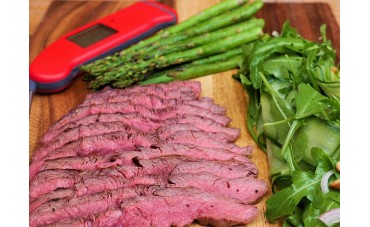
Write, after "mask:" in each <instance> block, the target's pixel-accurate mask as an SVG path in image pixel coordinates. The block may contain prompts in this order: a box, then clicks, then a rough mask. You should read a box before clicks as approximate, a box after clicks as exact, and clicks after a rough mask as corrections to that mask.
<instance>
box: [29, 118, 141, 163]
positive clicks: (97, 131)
mask: <svg viewBox="0 0 370 227" xmlns="http://www.w3.org/2000/svg"><path fill="white" fill-rule="evenodd" d="M120 131H125V132H128V133H131V134H136V133H140V130H138V129H136V128H134V127H133V126H131V125H127V124H124V123H123V122H120V121H114V122H96V123H91V124H88V125H80V126H77V127H76V128H73V129H71V130H70V131H67V132H64V133H63V135H62V136H59V137H56V138H55V139H53V140H51V141H50V142H49V143H48V144H46V145H44V146H40V147H39V148H38V149H37V150H36V151H35V154H36V156H38V157H44V156H46V155H47V154H48V153H50V152H52V151H53V150H56V149H58V148H60V147H62V146H63V145H65V144H70V143H72V142H73V141H77V140H79V139H81V138H84V137H89V136H97V135H101V134H106V133H111V132H120ZM39 153H40V154H39ZM36 159H38V158H36Z"/></svg>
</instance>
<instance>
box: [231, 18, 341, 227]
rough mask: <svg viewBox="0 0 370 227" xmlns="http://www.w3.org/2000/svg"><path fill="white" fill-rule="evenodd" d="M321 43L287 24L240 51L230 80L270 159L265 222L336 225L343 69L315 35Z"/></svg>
mask: <svg viewBox="0 0 370 227" xmlns="http://www.w3.org/2000/svg"><path fill="white" fill-rule="evenodd" d="M320 32H321V39H322V41H321V42H320V43H318V42H312V41H309V40H306V39H304V38H303V37H301V35H300V34H299V33H298V32H297V30H296V29H294V28H293V27H291V26H290V24H289V21H286V22H285V23H284V25H283V28H282V31H281V34H277V35H275V36H267V37H265V38H262V39H260V40H257V41H255V42H253V43H250V44H248V45H244V46H243V62H242V64H241V65H240V69H239V70H238V72H237V73H236V74H235V75H233V76H234V78H236V79H238V80H239V81H240V82H241V83H242V84H243V86H244V88H245V90H246V92H247V94H248V103H249V105H248V106H249V107H248V112H247V128H248V130H249V132H250V134H251V135H252V137H253V139H254V140H255V141H256V143H257V144H258V145H259V146H260V147H261V148H262V149H263V150H264V151H265V152H266V153H267V155H268V159H269V167H270V176H271V179H272V190H273V195H272V196H271V197H270V198H269V199H268V200H267V210H266V217H267V218H268V220H269V221H270V222H275V221H278V220H283V226H335V225H339V207H340V191H339V190H340V189H339V186H338V184H339V179H340V172H339V171H340V169H339V161H340V70H339V65H336V63H335V62H336V52H335V50H334V49H333V47H332V45H331V42H330V41H329V40H327V38H326V26H325V25H322V26H321V28H320Z"/></svg>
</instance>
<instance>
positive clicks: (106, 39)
mask: <svg viewBox="0 0 370 227" xmlns="http://www.w3.org/2000/svg"><path fill="white" fill-rule="evenodd" d="M176 22H177V14H176V12H175V11H174V10H173V9H172V8H170V7H168V6H165V5H163V4H160V3H157V2H154V1H140V2H137V3H134V4H132V5H131V6H129V7H126V8H123V9H121V10H119V11H118V12H116V13H114V14H111V15H108V16H106V17H104V18H101V19H99V20H97V21H94V22H91V23H88V24H86V25H84V26H82V27H80V28H77V29H75V30H73V31H71V32H69V33H67V34H66V35H64V36H62V37H61V38H60V39H58V40H57V41H55V42H53V43H52V44H51V45H49V46H48V47H46V49H44V50H43V51H42V52H41V53H40V54H39V55H38V56H37V57H36V58H35V59H34V60H33V62H32V63H31V64H30V68H29V75H30V106H31V100H32V94H33V93H34V92H40V93H54V92H59V91H62V90H64V89H66V88H67V87H68V86H69V85H70V83H71V82H72V80H73V79H74V78H75V77H76V76H77V75H79V72H80V70H79V68H80V66H81V65H84V64H87V63H90V62H92V61H95V60H97V59H100V58H103V57H105V56H108V55H111V54H113V53H115V52H117V51H120V50H122V49H124V48H127V47H128V46H130V45H132V44H134V43H137V42H138V41H140V40H142V39H144V38H146V37H148V36H150V35H152V34H153V33H155V32H157V31H159V30H161V29H163V28H165V27H167V26H170V25H173V24H175V23H176Z"/></svg>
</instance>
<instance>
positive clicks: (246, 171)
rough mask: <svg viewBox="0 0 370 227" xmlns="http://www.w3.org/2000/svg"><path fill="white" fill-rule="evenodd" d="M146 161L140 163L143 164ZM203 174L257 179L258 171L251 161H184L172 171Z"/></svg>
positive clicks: (172, 172) (173, 172)
mask: <svg viewBox="0 0 370 227" xmlns="http://www.w3.org/2000/svg"><path fill="white" fill-rule="evenodd" d="M145 161H146V160H143V161H140V163H142V164H143V165H144V163H143V162H145ZM201 172H208V173H213V174H215V175H217V176H219V177H223V178H226V179H227V178H238V177H256V176H257V174H258V170H257V167H256V165H255V164H254V163H253V162H252V161H250V162H249V163H242V162H238V161H235V160H227V161H220V160H197V161H183V162H181V163H178V164H177V165H176V167H175V168H174V169H173V170H172V171H171V174H172V175H176V174H180V173H190V174H198V173H201Z"/></svg>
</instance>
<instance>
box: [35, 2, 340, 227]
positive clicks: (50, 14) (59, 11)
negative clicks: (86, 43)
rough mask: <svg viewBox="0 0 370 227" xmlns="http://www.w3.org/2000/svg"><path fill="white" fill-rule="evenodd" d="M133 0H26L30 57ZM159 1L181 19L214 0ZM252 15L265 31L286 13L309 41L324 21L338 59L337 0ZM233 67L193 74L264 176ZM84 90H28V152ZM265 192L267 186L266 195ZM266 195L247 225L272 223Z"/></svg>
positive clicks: (77, 85) (79, 84) (271, 6)
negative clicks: (198, 75) (221, 108)
mask: <svg viewBox="0 0 370 227" xmlns="http://www.w3.org/2000/svg"><path fill="white" fill-rule="evenodd" d="M133 2H134V1H106V0H105V1H103V0H102V1H62V0H54V1H53V0H30V61H32V60H33V59H34V58H35V56H37V54H39V53H40V52H41V51H42V50H43V49H44V48H45V47H46V46H47V45H49V44H50V43H52V42H53V41H55V40H56V39H58V38H59V37H60V36H61V35H63V34H65V33H67V32H68V31H71V30H73V29H75V28H77V27H79V26H81V25H83V24H85V23H87V22H89V21H92V20H94V19H96V18H100V17H102V16H105V15H107V14H109V13H111V12H114V11H117V10H118V9H120V8H123V7H125V6H128V5H130V4H131V3H133ZM159 2H162V3H164V4H166V5H169V6H171V7H173V8H174V9H175V10H176V11H177V12H178V16H179V21H182V20H184V19H186V18H187V17H189V16H191V15H194V14H195V13H197V12H199V11H200V10H202V9H205V8H207V7H209V6H211V5H213V4H216V3H218V2H220V0H207V1H206V0H191V1H188V0H186V1H185V0H161V1H159ZM302 2H303V3H302ZM325 2H326V3H325ZM257 16H258V17H262V18H264V19H265V20H266V26H265V32H268V33H271V32H272V31H274V30H276V31H280V30H281V25H282V23H283V22H284V21H285V20H286V19H289V20H290V22H291V25H292V26H294V27H296V28H297V29H298V31H299V32H300V33H301V34H302V35H303V37H305V38H307V39H310V40H315V41H317V40H318V38H319V36H320V31H319V26H320V25H321V24H322V23H326V24H327V25H328V29H327V35H328V38H329V39H331V40H332V42H333V45H334V47H335V48H336V49H337V50H338V53H337V56H338V60H339V59H340V58H339V56H340V54H339V43H340V39H339V26H338V24H339V0H335V1H332V0H326V1H320V2H318V1H312V0H311V1H299V2H297V1H296V2H295V3H292V1H280V0H270V1H266V4H265V5H264V7H263V9H262V10H261V11H260V12H259V13H258V15H257ZM235 71H236V70H231V71H228V72H224V73H218V74H215V75H209V76H205V77H202V78H198V79H196V80H197V81H200V82H201V83H202V89H203V91H202V96H207V97H212V98H213V99H214V100H215V102H216V103H218V104H220V105H222V106H225V107H226V108H227V115H228V116H230V117H231V118H232V119H233V120H232V122H231V123H230V126H231V127H237V128H240V129H241V135H240V138H239V139H238V140H237V141H236V143H237V144H238V145H240V146H245V145H252V146H254V147H255V152H254V154H253V156H252V157H251V159H252V161H254V162H255V163H256V165H257V166H258V168H259V170H260V172H259V176H258V177H259V178H262V179H264V180H266V181H267V182H269V177H268V160H267V157H266V155H265V153H264V152H262V151H261V150H260V149H259V148H258V147H257V146H256V144H255V143H254V142H253V140H252V139H251V137H250V135H249V133H248V131H247V129H246V118H245V116H246V110H247V97H248V96H247V94H246V93H245V92H244V90H243V88H242V86H241V85H240V84H239V83H238V82H237V81H235V80H233V79H232V78H231V75H232V74H233V73H234V72H235ZM89 92H90V91H89V90H88V88H87V84H86V83H84V82H83V81H82V80H81V78H78V79H76V80H75V81H74V83H73V84H72V85H71V87H69V88H68V89H67V90H65V91H63V92H60V93H57V94H52V95H42V94H35V95H34V97H33V101H32V106H31V110H30V111H31V112H30V121H29V128H30V131H29V138H30V143H29V151H30V155H31V154H32V152H33V151H34V149H35V148H36V145H37V141H38V139H39V138H40V136H41V135H42V134H43V133H45V132H46V131H47V129H48V128H49V127H50V125H51V124H53V123H54V122H55V121H57V120H58V119H59V118H60V117H61V116H62V115H64V114H65V113H67V112H68V111H69V110H71V109H72V108H73V107H74V106H76V105H78V104H79V103H80V102H81V101H82V100H83V99H84V98H85V96H86V94H87V93H89ZM270 193H271V191H269V192H268V195H269V194H270ZM268 195H267V196H265V197H264V199H263V200H262V201H261V202H260V203H259V204H258V207H259V208H260V215H259V216H258V217H257V218H256V219H255V220H254V221H253V222H252V223H250V224H248V226H275V225H273V224H269V223H268V222H267V220H266V219H265V218H264V215H263V213H264V211H265V209H266V208H265V200H266V199H267V197H268ZM276 226H278V225H276Z"/></svg>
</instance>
